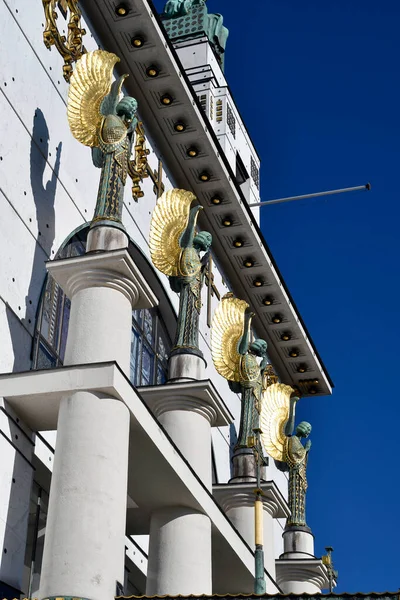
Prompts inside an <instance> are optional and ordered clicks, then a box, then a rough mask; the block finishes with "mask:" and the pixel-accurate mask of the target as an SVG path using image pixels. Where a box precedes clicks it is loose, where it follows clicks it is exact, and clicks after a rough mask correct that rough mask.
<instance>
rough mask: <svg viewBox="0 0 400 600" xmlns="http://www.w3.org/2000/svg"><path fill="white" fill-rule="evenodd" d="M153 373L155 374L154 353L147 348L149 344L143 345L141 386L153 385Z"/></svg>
mask: <svg viewBox="0 0 400 600" xmlns="http://www.w3.org/2000/svg"><path fill="white" fill-rule="evenodd" d="M153 373H154V353H153V351H152V350H151V349H150V348H149V346H147V344H143V351H142V381H141V382H140V384H141V385H151V384H152V383H153Z"/></svg>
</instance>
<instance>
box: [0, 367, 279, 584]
mask: <svg viewBox="0 0 400 600" xmlns="http://www.w3.org/2000/svg"><path fill="white" fill-rule="evenodd" d="M76 391H93V392H101V393H103V394H106V395H107V396H110V397H114V398H115V400H116V402H118V401H120V402H123V403H124V404H125V405H126V406H127V408H128V410H129V413H130V441H129V463H128V464H129V469H128V496H129V497H130V498H131V499H132V501H133V502H134V505H136V506H137V508H134V507H133V508H129V509H128V512H127V534H148V533H149V529H150V527H149V524H150V515H151V513H152V512H153V511H154V510H159V509H162V508H164V507H169V506H185V507H188V508H191V509H194V510H196V511H199V512H202V513H204V514H207V515H208V517H209V518H210V520H211V524H212V536H213V541H212V548H213V556H212V561H213V563H212V564H213V589H215V590H216V591H217V592H218V591H224V592H225V591H229V592H234V591H235V590H238V589H239V590H241V591H243V592H246V591H250V590H251V589H253V582H254V554H253V552H252V550H251V549H250V547H249V546H248V545H247V544H246V542H245V541H244V540H243V538H242V537H241V536H240V535H239V533H238V532H237V531H236V530H235V529H234V528H233V527H232V525H231V523H230V521H229V520H228V519H227V517H226V516H225V515H224V513H223V512H222V510H221V509H220V508H219V506H218V504H217V503H216V501H215V500H214V498H213V497H212V495H211V493H210V492H209V491H208V490H207V488H206V487H205V486H204V485H203V483H202V482H201V480H200V479H199V477H198V476H197V475H196V473H195V472H194V471H193V469H192V468H191V467H190V465H189V464H188V463H187V461H186V460H185V459H184V457H183V456H182V454H181V453H180V452H179V450H178V448H177V447H176V446H175V444H174V443H173V442H172V440H171V438H170V437H169V436H168V434H167V432H166V431H165V430H164V429H163V428H162V426H161V425H160V424H159V423H158V421H157V419H156V418H155V417H154V415H153V414H152V413H151V411H150V409H149V408H148V407H147V406H146V404H145V402H144V401H143V399H142V398H141V397H140V395H139V393H138V391H137V390H136V389H135V388H134V387H133V386H132V384H131V383H130V381H129V380H128V378H127V377H126V376H125V375H124V373H123V372H122V371H121V369H120V368H119V366H118V365H117V364H116V363H115V362H107V363H98V364H89V365H76V366H71V367H60V368H57V369H47V370H43V371H28V372H24V373H12V374H5V375H0V396H3V397H4V398H5V399H6V400H7V402H8V403H9V405H10V406H11V407H12V408H13V409H14V410H15V413H16V414H17V415H18V417H19V418H20V419H21V420H22V421H23V422H24V423H25V424H26V425H27V426H28V427H29V428H30V429H32V430H33V431H38V430H39V431H44V430H54V429H56V428H57V418H58V410H59V406H60V402H61V399H62V398H63V397H65V396H68V395H70V394H71V393H73V392H76ZM131 506H133V505H131ZM266 576H268V577H269V575H268V574H267V573H266ZM270 579H271V578H270ZM274 585H276V584H274ZM276 590H277V591H279V588H278V586H276Z"/></svg>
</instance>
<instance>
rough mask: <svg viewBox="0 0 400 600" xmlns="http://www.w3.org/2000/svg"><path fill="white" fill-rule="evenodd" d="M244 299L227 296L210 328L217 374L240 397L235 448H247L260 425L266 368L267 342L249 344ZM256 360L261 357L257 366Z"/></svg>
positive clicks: (248, 325) (249, 333)
mask: <svg viewBox="0 0 400 600" xmlns="http://www.w3.org/2000/svg"><path fill="white" fill-rule="evenodd" d="M248 309H249V305H248V304H247V302H245V301H244V300H239V299H238V298H235V297H234V295H233V294H232V293H229V294H226V295H225V296H224V297H223V298H222V300H221V302H220V303H219V305H218V307H217V309H216V310H215V313H214V318H213V322H212V328H211V353H212V357H213V362H214V366H215V368H216V369H217V371H218V373H219V374H220V375H222V377H224V378H225V379H227V380H228V382H229V386H230V388H231V389H232V391H234V392H236V393H241V394H242V411H241V417H240V426H239V435H238V441H237V444H236V449H237V448H248V447H249V438H252V437H253V435H254V434H253V430H254V429H255V428H258V426H259V423H258V421H259V418H258V414H259V409H260V401H261V392H262V378H263V373H264V369H265V368H266V366H267V363H268V358H267V342H266V341H265V340H260V339H257V340H255V341H254V342H251V337H250V336H251V321H252V319H253V317H254V313H252V312H249V310H248ZM257 357H259V358H261V363H260V364H259V362H258V360H257Z"/></svg>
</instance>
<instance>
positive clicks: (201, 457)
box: [140, 357, 232, 596]
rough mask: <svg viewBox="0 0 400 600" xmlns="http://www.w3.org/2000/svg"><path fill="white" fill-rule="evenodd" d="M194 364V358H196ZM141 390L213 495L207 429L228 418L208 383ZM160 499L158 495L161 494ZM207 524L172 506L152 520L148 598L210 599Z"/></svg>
mask: <svg viewBox="0 0 400 600" xmlns="http://www.w3.org/2000/svg"><path fill="white" fill-rule="evenodd" d="M196 358H197V357H196ZM186 376H187V378H186V380H185V381H181V382H180V383H170V384H168V385H166V386H164V387H161V388H160V387H156V388H142V389H141V390H140V392H141V395H142V396H143V398H144V400H145V401H146V402H147V404H148V406H149V407H150V408H151V410H152V411H153V413H154V415H155V416H156V417H157V418H158V421H159V423H160V424H161V425H162V426H163V427H164V429H165V430H166V431H167V433H168V434H169V435H170V436H171V439H172V441H173V442H174V443H175V444H176V446H177V447H178V449H179V450H180V451H181V453H182V455H183V456H184V457H185V459H186V460H187V461H188V463H189V464H190V466H191V467H192V468H193V470H194V471H195V473H196V474H197V475H198V477H199V478H200V479H201V480H202V482H203V484H204V485H205V487H206V488H207V489H208V490H210V491H211V486H212V461H211V427H212V426H217V425H218V426H220V425H228V424H229V423H231V422H232V416H231V415H230V413H229V411H228V410H227V408H226V406H225V405H224V403H223V401H222V399H221V398H220V396H219V394H218V392H217V391H216V390H215V388H214V386H213V385H212V384H211V382H210V381H208V380H207V381H193V380H191V378H190V372H189V373H186ZM160 493H162V491H160ZM211 562H212V561H211V522H210V519H209V517H208V516H207V515H204V514H201V513H199V512H196V511H193V510H188V509H187V508H185V507H184V506H175V507H171V508H168V509H162V510H160V511H155V512H154V513H153V514H152V516H151V523H150V545H149V561H148V576H147V587H146V594H147V595H150V596H151V595H164V594H166V595H176V594H180V595H189V594H211V593H212V570H211Z"/></svg>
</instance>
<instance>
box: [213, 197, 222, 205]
mask: <svg viewBox="0 0 400 600" xmlns="http://www.w3.org/2000/svg"><path fill="white" fill-rule="evenodd" d="M211 204H214V205H215V206H217V205H218V204H222V198H220V196H213V197H212V198H211Z"/></svg>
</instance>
